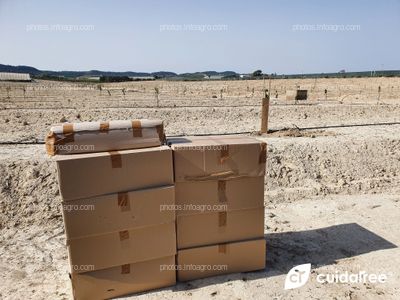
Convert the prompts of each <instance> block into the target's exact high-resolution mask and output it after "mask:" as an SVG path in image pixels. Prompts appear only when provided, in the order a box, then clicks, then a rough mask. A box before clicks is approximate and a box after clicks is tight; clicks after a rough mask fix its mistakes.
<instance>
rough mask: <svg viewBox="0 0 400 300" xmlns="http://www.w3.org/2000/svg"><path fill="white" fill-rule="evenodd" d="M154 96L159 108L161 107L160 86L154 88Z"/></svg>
mask: <svg viewBox="0 0 400 300" xmlns="http://www.w3.org/2000/svg"><path fill="white" fill-rule="evenodd" d="M154 95H155V97H156V102H157V106H159V104H160V103H159V97H158V96H159V95H160V89H159V88H158V86H156V87H154Z"/></svg>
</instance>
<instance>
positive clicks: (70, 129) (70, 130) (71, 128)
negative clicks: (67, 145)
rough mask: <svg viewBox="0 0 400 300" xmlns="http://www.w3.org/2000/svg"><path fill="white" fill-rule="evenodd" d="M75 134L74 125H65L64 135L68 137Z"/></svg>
mask: <svg viewBox="0 0 400 300" xmlns="http://www.w3.org/2000/svg"><path fill="white" fill-rule="evenodd" d="M73 132H74V125H73V124H72V123H66V124H63V134H64V135H66V134H68V133H73Z"/></svg>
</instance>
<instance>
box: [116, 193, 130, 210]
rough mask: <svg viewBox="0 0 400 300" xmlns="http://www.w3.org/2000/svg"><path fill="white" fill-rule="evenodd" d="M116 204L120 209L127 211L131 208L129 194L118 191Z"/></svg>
mask: <svg viewBox="0 0 400 300" xmlns="http://www.w3.org/2000/svg"><path fill="white" fill-rule="evenodd" d="M118 206H119V207H120V208H121V211H129V210H130V209H131V205H130V201H129V194H128V193H127V192H119V193H118Z"/></svg>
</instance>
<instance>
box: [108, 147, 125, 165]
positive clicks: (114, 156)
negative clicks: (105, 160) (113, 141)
mask: <svg viewBox="0 0 400 300" xmlns="http://www.w3.org/2000/svg"><path fill="white" fill-rule="evenodd" d="M108 153H110V158H111V167H112V168H113V169H116V168H122V158H121V154H120V153H119V152H118V151H108Z"/></svg>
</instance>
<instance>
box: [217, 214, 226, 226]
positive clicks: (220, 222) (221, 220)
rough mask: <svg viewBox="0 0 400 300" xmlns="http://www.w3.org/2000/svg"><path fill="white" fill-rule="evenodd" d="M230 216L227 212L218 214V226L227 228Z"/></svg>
mask: <svg viewBox="0 0 400 300" xmlns="http://www.w3.org/2000/svg"><path fill="white" fill-rule="evenodd" d="M227 218H228V215H227V213H226V211H221V212H219V213H218V226H219V227H223V226H226V223H227Z"/></svg>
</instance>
